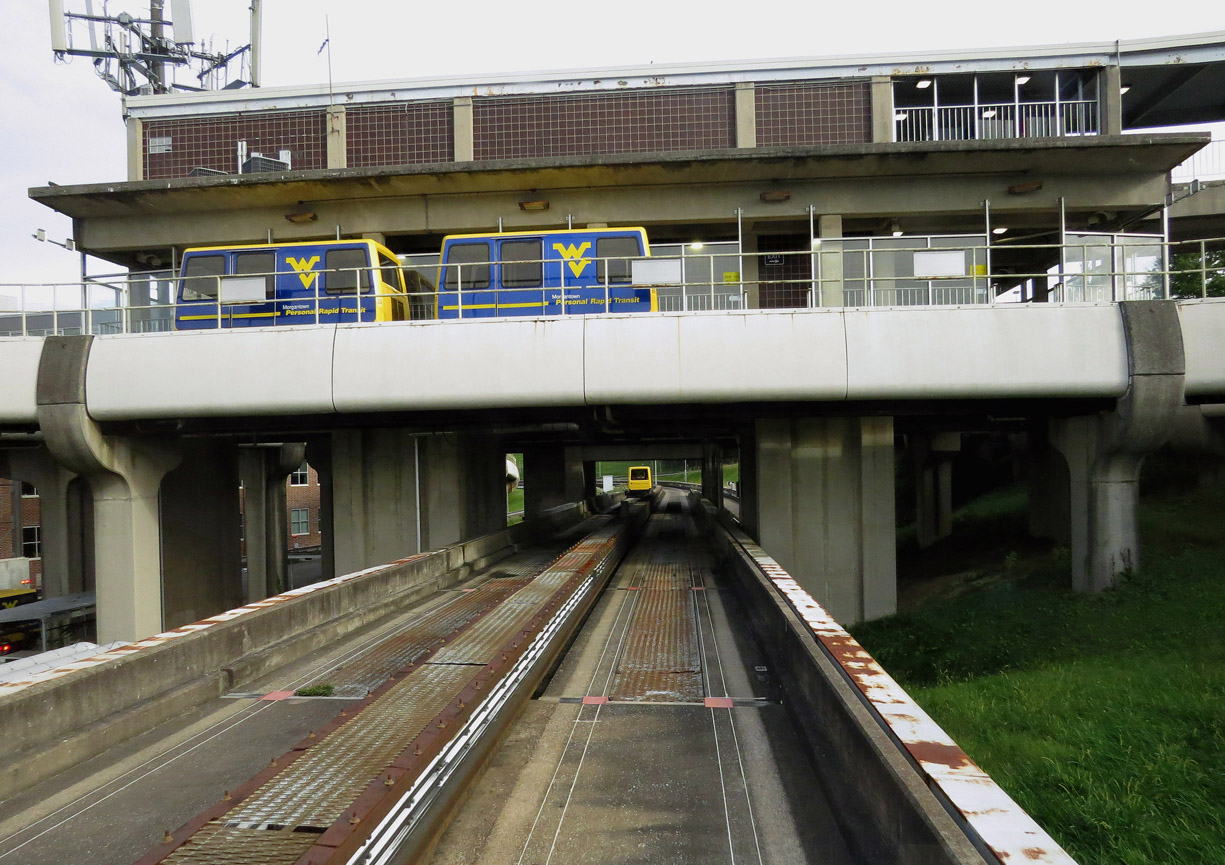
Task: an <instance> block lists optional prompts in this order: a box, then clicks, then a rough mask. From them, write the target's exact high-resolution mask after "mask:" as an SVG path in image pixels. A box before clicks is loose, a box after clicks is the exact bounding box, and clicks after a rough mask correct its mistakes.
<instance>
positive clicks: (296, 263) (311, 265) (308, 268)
mask: <svg viewBox="0 0 1225 865" xmlns="http://www.w3.org/2000/svg"><path fill="white" fill-rule="evenodd" d="M285 260H286V261H287V262H289V266H290V267H292V268H293V269H294V270H295V271H297V274H298V279H300V280H302V287H303V288H310V287H311V286H312V285H314V284H315V280H316V279H318V277H319V274H317V273H314V272H313V271H314V269H315V265H316V264H318V263H319V256H317V255H312V256H311V257H310V258H306V257H305V256H303V257H302V258H291V257H289V256H286V257H285Z"/></svg>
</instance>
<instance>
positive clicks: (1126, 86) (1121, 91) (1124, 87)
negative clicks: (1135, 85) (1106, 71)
mask: <svg viewBox="0 0 1225 865" xmlns="http://www.w3.org/2000/svg"><path fill="white" fill-rule="evenodd" d="M1128 90H1131V87H1129V86H1128V85H1126V84H1124V85H1123V86H1122V87H1120V88H1119V95H1120V96H1122V95H1123V94H1124V93H1126V92H1127V91H1128Z"/></svg>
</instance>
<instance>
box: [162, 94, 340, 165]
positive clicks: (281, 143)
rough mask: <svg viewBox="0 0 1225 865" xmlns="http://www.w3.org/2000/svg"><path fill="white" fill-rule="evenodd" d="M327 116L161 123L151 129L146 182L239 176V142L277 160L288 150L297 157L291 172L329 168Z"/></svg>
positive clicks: (279, 114)
mask: <svg viewBox="0 0 1225 865" xmlns="http://www.w3.org/2000/svg"><path fill="white" fill-rule="evenodd" d="M326 136H327V112H326V111H324V110H323V109H316V110H312V111H265V112H258V113H252V114H227V115H219V116H209V117H187V118H182V119H176V120H155V121H149V122H148V123H146V124H145V130H144V161H145V178H146V179H148V180H160V179H163V178H169V177H187V176H188V175H189V174H190V173H191V171H192V170H193V169H196V168H204V169H210V170H212V171H224V172H225V173H226V174H237V173H238V142H240V141H245V142H246V143H247V153H248V154H254V153H261V154H263V155H264V156H266V157H270V158H272V159H276V158H277V154H278V153H280V151H282V150H288V151H289V152H290V155H291V167H292V168H293V169H294V170H295V171H297V170H309V169H315V168H326V167H327V137H326Z"/></svg>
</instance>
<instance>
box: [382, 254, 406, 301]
mask: <svg viewBox="0 0 1225 865" xmlns="http://www.w3.org/2000/svg"><path fill="white" fill-rule="evenodd" d="M379 276H380V277H381V278H382V280H383V284H384V285H386V286H387V290H388V291H390V292H392V293H393V294H403V293H404V271H402V270H400V262H398V261H396V260H395V259H394V258H391V257H390V256H388V255H385V254H384V253H381V252H380V253H379Z"/></svg>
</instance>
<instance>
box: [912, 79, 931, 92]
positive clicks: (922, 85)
mask: <svg viewBox="0 0 1225 865" xmlns="http://www.w3.org/2000/svg"><path fill="white" fill-rule="evenodd" d="M914 86H915V87H918V88H919V89H920V90H926V89H927V88H928V87H931V86H932V80H931V79H930V78H920V79H919V80H918V81H916V82H915V85H914Z"/></svg>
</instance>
